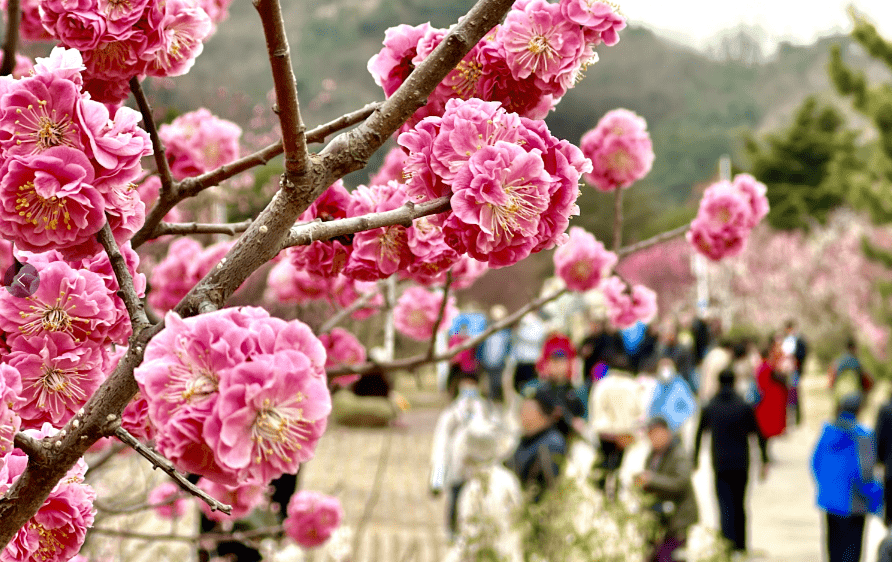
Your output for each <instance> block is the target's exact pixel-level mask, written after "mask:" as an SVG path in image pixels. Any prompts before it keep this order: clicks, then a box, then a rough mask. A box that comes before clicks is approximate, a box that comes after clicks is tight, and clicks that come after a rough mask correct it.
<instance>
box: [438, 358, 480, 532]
mask: <svg viewBox="0 0 892 562" xmlns="http://www.w3.org/2000/svg"><path fill="white" fill-rule="evenodd" d="M478 378H479V375H478V374H477V373H476V372H470V373H469V372H461V373H460V374H459V375H458V396H457V397H456V398H455V400H453V401H452V403H450V404H449V405H448V406H447V407H446V409H445V410H443V412H442V413H440V417H439V418H438V419H437V426H436V428H435V429H434V442H433V447H432V450H431V474H430V491H431V493H432V494H433V495H435V496H436V495H439V494H440V492H442V491H443V490H446V491H447V493H448V497H447V499H446V527H447V531H448V534H449V537H450V539H451V538H452V537H454V536H455V529H456V511H455V508H456V500H457V498H458V494H459V492H460V491H461V488H462V486H463V485H464V483H465V481H466V480H467V479H468V477H469V476H470V467H469V466H468V465H467V464H466V462H465V458H464V453H463V452H462V450H461V444H462V441H463V434H464V432H465V431H466V430H467V428H468V427H469V425H470V424H471V423H472V421H473V420H475V419H477V418H481V419H489V420H493V419H494V416H495V415H496V414H495V411H494V410H495V409H494V408H493V407H492V404H491V403H490V402H489V401H488V400H486V399H485V398H484V397H483V396H482V395H481V394H480V389H479V387H478Z"/></svg>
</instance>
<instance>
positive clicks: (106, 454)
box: [87, 443, 127, 475]
mask: <svg viewBox="0 0 892 562" xmlns="http://www.w3.org/2000/svg"><path fill="white" fill-rule="evenodd" d="M126 448H127V447H125V446H124V445H122V444H121V443H113V444H112V445H111V446H110V447H109V448H108V450H107V451H103V452H102V456H100V457H98V458H97V459H96V460H95V461H93V462H89V463H87V475H91V474H93V473H94V472H95V471H97V470H99V468H100V467H102V466H104V465H105V464H106V463H107V462H108V461H110V460H112V459H113V458H115V457H116V456H117V455H118V453H120V452H121V451H123V450H124V449H126Z"/></svg>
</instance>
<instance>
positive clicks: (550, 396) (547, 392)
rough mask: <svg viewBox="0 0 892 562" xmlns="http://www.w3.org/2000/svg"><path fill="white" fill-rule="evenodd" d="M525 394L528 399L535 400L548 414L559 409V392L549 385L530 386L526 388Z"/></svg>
mask: <svg viewBox="0 0 892 562" xmlns="http://www.w3.org/2000/svg"><path fill="white" fill-rule="evenodd" d="M524 396H525V397H526V398H527V399H528V400H535V401H536V402H537V403H538V404H539V409H540V410H542V413H543V414H545V415H546V416H550V415H551V414H553V413H554V411H555V410H556V409H557V407H558V405H559V404H560V401H559V400H558V397H557V394H555V392H554V391H553V390H552V389H551V387H549V386H545V385H539V386H528V387H527V388H526V389H524Z"/></svg>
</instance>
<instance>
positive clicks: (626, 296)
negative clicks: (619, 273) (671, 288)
mask: <svg viewBox="0 0 892 562" xmlns="http://www.w3.org/2000/svg"><path fill="white" fill-rule="evenodd" d="M600 290H601V292H602V293H603V295H604V303H605V305H606V306H607V318H608V319H609V320H610V323H611V324H613V325H614V326H616V327H617V328H619V329H624V328H629V327H631V326H633V325H635V323H637V322H644V323H645V324H646V323H648V322H650V321H651V320H653V319H654V317H655V316H656V315H657V294H656V293H655V292H654V291H652V290H651V289H648V288H647V287H645V286H644V285H635V286H633V287H631V288H630V287H629V286H628V285H627V284H626V282H625V281H623V280H622V279H620V278H619V277H616V276H613V277H608V278H607V279H605V280H604V281H602V282H601V286H600Z"/></svg>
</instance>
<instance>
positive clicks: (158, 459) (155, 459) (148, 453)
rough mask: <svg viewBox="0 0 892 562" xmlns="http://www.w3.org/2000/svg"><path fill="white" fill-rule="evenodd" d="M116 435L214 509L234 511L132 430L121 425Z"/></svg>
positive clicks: (227, 513)
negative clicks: (181, 471) (188, 477)
mask: <svg viewBox="0 0 892 562" xmlns="http://www.w3.org/2000/svg"><path fill="white" fill-rule="evenodd" d="M115 437H117V438H118V439H120V440H121V441H122V442H123V443H124V444H126V445H129V446H130V447H131V448H133V450H134V451H136V452H137V453H139V454H140V455H141V456H142V457H143V458H145V459H146V460H148V461H149V462H150V463H152V468H160V469H161V470H163V471H164V472H165V473H166V474H167V475H168V476H170V477H171V478H173V481H174V482H176V483H177V484H178V485H179V486H180V488H182V489H183V490H185V491H187V492H189V493H190V494H192V495H193V496H196V497H197V498H199V499H200V500H202V501H203V502H204V503H206V504H208V506H209V507H210V508H211V510H212V511H222V512H223V513H225V514H226V515H230V514H231V513H232V506H231V505H227V504H225V503H222V502H219V501H217V500H216V499H214V498H212V497H211V496H209V495H208V494H207V493H206V492H205V491H204V490H201V489H200V488H198V487H196V486H195V484H193V483H192V482H189V480H187V479H186V477H185V476H183V475H182V474H180V473H179V472H177V469H176V468H174V466H173V463H171V462H170V461H169V460H167V459H166V458H164V457H162V456H161V455H160V454H158V453H156V452H155V451H153V450H152V449H149V448H148V447H146V446H145V445H143V444H142V443H140V442H139V440H138V439H137V438H136V437H134V436H132V435H130V432H129V431H127V430H126V429H124V428H123V427H120V426H119V427H118V428H117V429H116V430H115Z"/></svg>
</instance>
